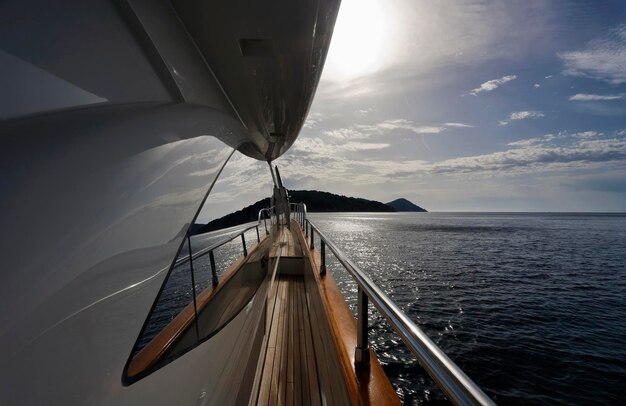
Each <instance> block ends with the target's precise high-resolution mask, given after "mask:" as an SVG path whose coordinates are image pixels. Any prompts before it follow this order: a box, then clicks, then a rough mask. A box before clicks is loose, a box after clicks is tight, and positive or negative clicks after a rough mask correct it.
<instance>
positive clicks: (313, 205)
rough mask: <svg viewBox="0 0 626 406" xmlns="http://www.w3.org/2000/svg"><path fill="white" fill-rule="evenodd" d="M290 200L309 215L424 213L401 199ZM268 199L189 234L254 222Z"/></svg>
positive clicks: (316, 196) (311, 194)
mask: <svg viewBox="0 0 626 406" xmlns="http://www.w3.org/2000/svg"><path fill="white" fill-rule="evenodd" d="M289 199H290V201H292V202H298V203H300V202H303V203H305V204H306V206H307V211H308V212H426V211H427V210H425V209H423V208H421V207H419V206H417V205H415V204H413V203H411V202H410V201H408V200H407V199H404V198H400V199H396V200H393V201H391V202H389V203H381V202H377V201H375V200H367V199H362V198H358V197H347V196H341V195H336V194H333V193H328V192H320V191H317V190H290V191H289ZM269 205H270V199H269V197H268V198H265V199H263V200H259V201H258V202H256V203H254V204H251V205H250V206H247V207H244V208H243V209H241V210H239V211H236V212H234V213H231V214H227V215H226V216H224V217H221V218H219V219H216V220H213V221H211V222H209V223H208V224H193V225H192V228H191V233H192V234H202V233H207V232H209V231H215V230H220V229H222V228H228V227H233V226H236V225H239V224H245V223H249V222H251V221H256V220H257V218H258V215H259V210H261V209H263V208H265V207H268V206H269Z"/></svg>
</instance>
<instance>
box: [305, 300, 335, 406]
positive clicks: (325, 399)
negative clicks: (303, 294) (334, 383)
mask: <svg viewBox="0 0 626 406" xmlns="http://www.w3.org/2000/svg"><path fill="white" fill-rule="evenodd" d="M308 305H309V314H310V316H311V332H312V339H313V347H314V348H315V360H316V362H317V371H318V377H319V384H320V400H321V403H322V404H323V405H332V404H333V399H332V393H331V392H330V391H329V389H330V387H331V383H330V379H329V376H330V373H329V372H330V371H329V370H328V365H327V364H326V363H323V362H319V360H322V359H324V358H325V356H326V350H325V343H324V341H323V339H322V334H317V333H316V332H318V331H319V329H320V328H321V323H320V322H319V318H318V317H319V316H318V312H317V310H316V309H317V307H318V306H319V304H317V305H316V304H315V303H312V302H310V303H308ZM324 388H326V389H324Z"/></svg>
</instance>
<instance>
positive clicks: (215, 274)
mask: <svg viewBox="0 0 626 406" xmlns="http://www.w3.org/2000/svg"><path fill="white" fill-rule="evenodd" d="M209 261H210V262H211V277H212V278H213V287H216V286H217V284H218V283H219V281H218V279H217V270H216V269H215V257H214V256H213V250H211V251H209Z"/></svg>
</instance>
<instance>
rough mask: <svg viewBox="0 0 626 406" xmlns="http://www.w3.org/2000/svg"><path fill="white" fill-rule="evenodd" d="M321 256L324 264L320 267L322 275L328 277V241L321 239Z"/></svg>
mask: <svg viewBox="0 0 626 406" xmlns="http://www.w3.org/2000/svg"><path fill="white" fill-rule="evenodd" d="M320 250H321V252H320V255H321V256H322V263H321V265H320V275H326V241H324V239H323V238H321V237H320Z"/></svg>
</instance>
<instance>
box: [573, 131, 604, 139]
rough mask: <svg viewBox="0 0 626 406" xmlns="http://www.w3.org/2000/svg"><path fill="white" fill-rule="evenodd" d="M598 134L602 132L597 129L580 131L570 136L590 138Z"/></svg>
mask: <svg viewBox="0 0 626 406" xmlns="http://www.w3.org/2000/svg"><path fill="white" fill-rule="evenodd" d="M600 135H603V133H600V132H597V131H582V132H578V133H574V134H572V137H577V138H591V137H598V136H600Z"/></svg>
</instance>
